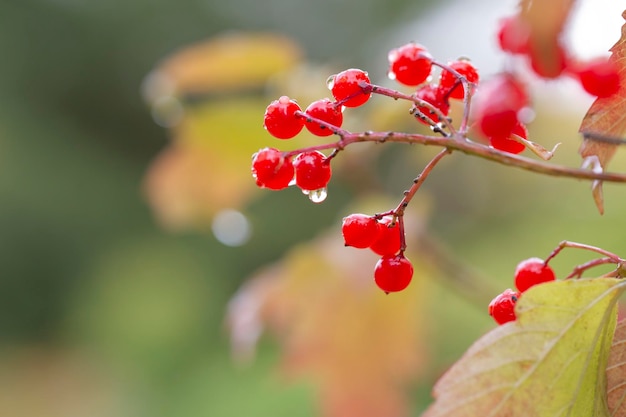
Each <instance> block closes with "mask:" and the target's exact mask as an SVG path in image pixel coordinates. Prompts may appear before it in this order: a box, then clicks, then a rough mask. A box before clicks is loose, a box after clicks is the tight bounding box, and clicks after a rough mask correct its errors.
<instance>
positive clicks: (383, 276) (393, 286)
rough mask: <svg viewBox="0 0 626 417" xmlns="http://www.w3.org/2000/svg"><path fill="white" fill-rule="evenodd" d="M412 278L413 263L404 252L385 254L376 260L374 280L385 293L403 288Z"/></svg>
mask: <svg viewBox="0 0 626 417" xmlns="http://www.w3.org/2000/svg"><path fill="white" fill-rule="evenodd" d="M411 278H413V265H412V264H411V261H409V260H408V259H407V258H405V257H404V254H398V255H385V256H383V257H382V258H380V259H379V260H378V262H376V266H375V267H374V281H375V282H376V285H378V288H380V289H381V290H383V291H385V292H386V293H390V292H398V291H402V290H403V289H405V288H406V287H407V286H408V285H409V284H410V283H411Z"/></svg>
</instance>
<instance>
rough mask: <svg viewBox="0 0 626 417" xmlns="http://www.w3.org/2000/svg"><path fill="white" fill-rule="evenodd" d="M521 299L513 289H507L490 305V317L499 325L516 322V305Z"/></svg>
mask: <svg viewBox="0 0 626 417" xmlns="http://www.w3.org/2000/svg"><path fill="white" fill-rule="evenodd" d="M519 297H520V293H518V292H515V291H513V290H511V289H506V290H504V292H503V293H502V294H499V295H497V296H496V297H495V298H494V299H493V300H491V302H490V303H489V315H490V316H491V317H493V319H494V320H495V321H496V323H498V324H504V323H508V322H509V321H514V320H515V318H516V317H515V303H517V300H518V299H519Z"/></svg>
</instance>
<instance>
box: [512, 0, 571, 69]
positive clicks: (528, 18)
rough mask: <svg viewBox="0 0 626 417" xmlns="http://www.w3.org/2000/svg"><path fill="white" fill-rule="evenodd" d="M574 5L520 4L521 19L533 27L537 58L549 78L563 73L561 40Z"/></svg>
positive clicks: (565, 0)
mask: <svg viewBox="0 0 626 417" xmlns="http://www.w3.org/2000/svg"><path fill="white" fill-rule="evenodd" d="M573 5H574V0H551V1H536V0H521V1H520V17H521V18H522V19H523V20H524V21H525V22H526V24H527V25H528V28H529V32H530V39H529V42H530V47H531V50H532V51H533V59H534V60H535V62H536V63H537V65H538V66H540V67H541V68H542V74H544V75H546V76H548V77H551V76H558V75H559V74H560V73H561V71H562V63H561V61H560V57H562V53H561V52H560V49H561V46H560V40H559V38H560V36H561V32H562V31H563V27H564V26H565V22H566V21H567V18H568V16H569V13H570V11H571V9H572V6H573Z"/></svg>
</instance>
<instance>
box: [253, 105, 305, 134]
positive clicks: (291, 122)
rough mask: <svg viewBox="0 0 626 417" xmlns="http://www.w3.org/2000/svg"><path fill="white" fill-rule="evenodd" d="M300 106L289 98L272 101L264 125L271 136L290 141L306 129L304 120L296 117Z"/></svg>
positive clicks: (264, 118) (266, 112) (266, 110)
mask: <svg viewBox="0 0 626 417" xmlns="http://www.w3.org/2000/svg"><path fill="white" fill-rule="evenodd" d="M297 111H301V109H300V106H299V105H298V103H296V102H295V101H293V100H291V99H290V98H289V97H287V96H282V97H280V98H279V99H278V100H274V101H272V102H271V103H270V104H269V106H267V108H266V109H265V116H264V117H263V125H264V126H265V129H267V131H268V132H269V133H270V135H272V136H274V137H276V138H278V139H290V138H292V137H294V136H296V135H297V134H298V133H300V131H301V130H302V128H303V127H304V119H303V118H302V117H299V116H296V112H297Z"/></svg>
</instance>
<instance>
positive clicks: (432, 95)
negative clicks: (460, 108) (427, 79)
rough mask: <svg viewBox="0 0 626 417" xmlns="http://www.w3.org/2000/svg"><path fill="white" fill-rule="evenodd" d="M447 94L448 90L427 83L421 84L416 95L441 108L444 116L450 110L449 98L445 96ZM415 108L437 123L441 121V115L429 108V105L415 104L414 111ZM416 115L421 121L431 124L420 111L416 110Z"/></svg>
mask: <svg viewBox="0 0 626 417" xmlns="http://www.w3.org/2000/svg"><path fill="white" fill-rule="evenodd" d="M445 94H446V91H444V90H443V89H441V88H439V87H438V86H436V85H432V84H426V85H423V86H421V87H420V88H419V89H418V90H417V91H416V92H415V97H416V98H419V99H421V100H424V101H426V102H428V103H430V104H432V105H433V106H434V107H436V108H437V109H439V110H440V111H441V113H443V115H444V116H447V115H448V112H449V111H450V103H448V100H447V99H446V98H445ZM415 109H417V110H419V111H420V113H421V114H423V115H424V116H426V117H428V118H429V119H430V120H432V121H433V122H435V123H439V122H440V121H441V120H439V116H438V115H437V113H435V112H434V111H432V110H431V109H429V108H428V107H427V106H414V108H413V109H412V111H415ZM414 115H415V117H416V118H417V120H419V121H420V122H422V123H424V124H429V123H428V122H426V121H425V120H423V119H422V118H421V115H420V114H419V113H417V112H414Z"/></svg>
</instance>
